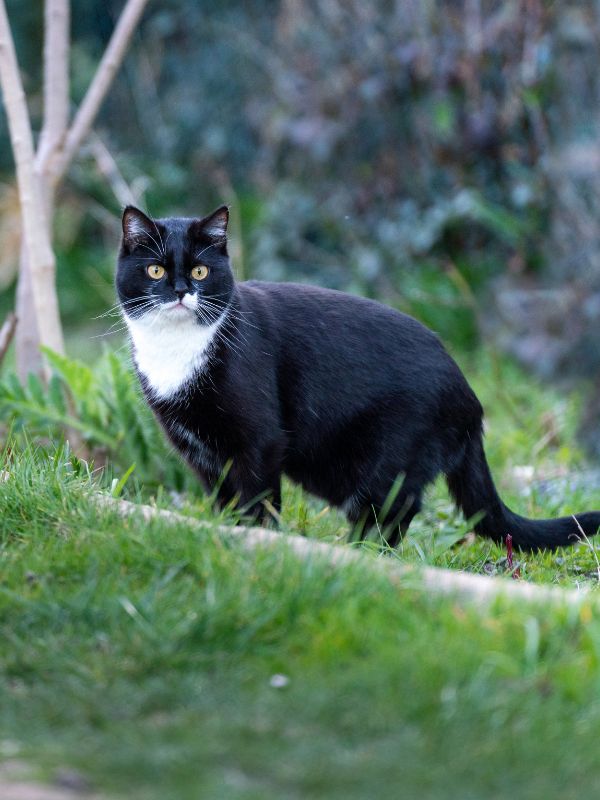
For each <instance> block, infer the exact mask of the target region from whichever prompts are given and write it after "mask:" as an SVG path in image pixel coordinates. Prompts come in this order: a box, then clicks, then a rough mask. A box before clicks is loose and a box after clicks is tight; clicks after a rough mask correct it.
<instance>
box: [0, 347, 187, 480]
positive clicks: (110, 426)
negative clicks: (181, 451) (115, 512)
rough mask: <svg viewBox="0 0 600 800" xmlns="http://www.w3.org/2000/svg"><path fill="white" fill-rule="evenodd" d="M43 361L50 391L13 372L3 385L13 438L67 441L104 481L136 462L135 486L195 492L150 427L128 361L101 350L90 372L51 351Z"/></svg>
mask: <svg viewBox="0 0 600 800" xmlns="http://www.w3.org/2000/svg"><path fill="white" fill-rule="evenodd" d="M47 357H48V360H49V361H50V364H51V365H52V368H53V375H52V378H51V380H50V382H49V384H48V386H47V387H46V386H44V384H43V383H42V381H41V380H40V379H39V378H38V377H37V376H35V375H30V376H29V381H28V383H27V385H26V386H22V385H21V384H20V383H19V380H18V378H17V376H16V375H15V374H14V373H10V372H9V373H8V374H6V375H5V376H4V377H3V379H2V381H1V382H0V417H1V418H2V420H3V421H4V423H5V424H7V425H9V426H10V427H11V430H12V432H13V434H14V435H16V434H18V433H19V432H21V431H24V432H25V433H26V436H27V437H28V438H29V439H30V440H32V439H34V440H36V441H38V442H39V441H44V440H45V439H46V438H47V439H49V440H51V441H56V440H57V439H58V440H60V439H61V438H62V437H64V436H67V437H69V438H70V439H71V441H73V442H76V443H77V444H78V450H79V451H81V452H82V453H84V454H87V456H88V457H89V458H90V460H91V462H92V465H93V467H94V468H96V469H98V468H106V470H108V478H110V477H111V476H112V475H113V473H114V474H116V475H121V474H123V472H126V471H127V470H129V469H130V468H131V467H132V465H133V466H134V470H132V471H134V476H135V482H136V483H137V484H138V485H144V486H146V487H150V488H156V487H158V486H159V485H161V484H164V485H166V486H168V487H169V488H170V489H172V490H183V489H185V490H187V491H191V492H192V493H197V492H198V491H200V489H199V486H198V481H197V480H196V478H195V477H194V475H193V474H192V472H191V470H189V469H187V467H185V466H184V464H183V462H182V461H181V459H180V458H179V457H178V456H177V455H175V454H174V453H173V452H172V448H171V447H170V446H169V444H168V442H167V441H166V439H165V437H164V435H163V433H162V431H161V430H160V429H159V427H158V425H157V423H156V422H155V420H154V418H153V416H152V412H151V411H150V409H149V408H148V405H147V404H146V403H145V401H144V400H143V398H142V395H141V390H140V388H139V383H138V380H137V376H136V375H135V374H134V373H133V371H132V369H131V367H130V365H129V360H128V359H126V358H124V357H122V356H119V355H118V354H116V353H113V352H109V351H106V352H105V353H104V354H103V356H102V357H101V358H100V359H99V360H98V361H97V362H96V363H95V364H94V366H93V368H92V367H89V366H88V365H87V364H85V363H83V362H82V361H78V360H76V359H69V358H65V357H63V356H59V355H57V354H56V353H52V352H47ZM77 440H80V441H77Z"/></svg>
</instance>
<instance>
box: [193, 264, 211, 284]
mask: <svg viewBox="0 0 600 800" xmlns="http://www.w3.org/2000/svg"><path fill="white" fill-rule="evenodd" d="M207 275H208V267H205V266H204V264H197V265H196V266H195V267H194V268H193V269H192V278H193V279H194V280H195V281H203V280H204V278H206V276H207Z"/></svg>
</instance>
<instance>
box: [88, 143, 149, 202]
mask: <svg viewBox="0 0 600 800" xmlns="http://www.w3.org/2000/svg"><path fill="white" fill-rule="evenodd" d="M86 149H87V148H86ZM89 151H90V154H91V156H92V158H93V159H94V161H95V162H96V166H97V167H98V172H99V173H100V174H101V175H102V176H103V177H104V178H106V182H107V183H108V185H109V186H110V188H111V189H112V191H113V194H114V196H115V197H116V199H117V201H118V203H119V205H120V206H128V205H135V204H136V203H137V202H138V198H137V197H135V195H134V194H133V191H132V190H131V187H130V186H129V184H128V183H127V181H126V180H125V178H124V177H123V174H122V172H121V170H120V169H119V165H118V164H117V162H116V161H115V159H114V158H113V156H112V153H111V152H110V150H109V149H108V147H107V146H106V145H105V144H104V142H103V141H102V139H101V138H100V137H99V136H97V135H95V134H94V135H93V136H92V137H91V139H90V142H89Z"/></svg>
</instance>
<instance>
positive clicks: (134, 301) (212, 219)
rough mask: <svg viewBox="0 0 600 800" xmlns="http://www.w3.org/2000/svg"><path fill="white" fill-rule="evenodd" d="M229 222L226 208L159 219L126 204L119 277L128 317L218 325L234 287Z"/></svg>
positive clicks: (121, 300)
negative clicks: (192, 216) (198, 215)
mask: <svg viewBox="0 0 600 800" xmlns="http://www.w3.org/2000/svg"><path fill="white" fill-rule="evenodd" d="M228 218H229V212H228V210H227V208H226V206H222V207H221V208H218V209H217V210H216V211H214V212H213V213H212V214H209V215H208V216H207V217H203V218H202V219H189V218H183V217H171V218H168V219H157V220H153V219H150V218H149V217H148V216H146V214H144V213H143V212H142V211H140V210H139V209H137V208H134V207H133V206H127V208H126V209H125V211H124V212H123V238H122V241H121V249H120V252H119V259H118V264H117V276H116V285H117V293H118V296H119V300H120V302H121V306H122V309H123V311H124V313H125V315H126V317H127V318H129V319H131V320H142V319H145V318H147V319H148V320H149V321H150V320H152V319H153V318H154V317H156V316H160V321H161V325H163V324H167V325H168V324H171V323H172V324H173V325H177V324H178V323H180V322H190V321H195V322H197V323H198V324H200V325H211V324H212V323H214V322H215V321H216V320H217V319H218V318H219V316H220V315H221V314H222V312H223V310H224V309H225V308H226V306H227V304H228V303H229V301H230V299H231V295H232V292H233V289H234V278H233V274H232V272H231V267H230V264H229V258H228V255H227V222H228Z"/></svg>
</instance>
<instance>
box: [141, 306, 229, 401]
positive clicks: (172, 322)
mask: <svg viewBox="0 0 600 800" xmlns="http://www.w3.org/2000/svg"><path fill="white" fill-rule="evenodd" d="M125 319H126V322H127V327H128V328H129V333H130V335H131V340H132V342H133V357H134V359H135V362H136V364H137V367H138V369H139V371H140V372H141V373H142V375H143V376H144V377H145V378H146V380H147V381H148V384H149V386H150V388H151V389H152V391H153V392H154V394H155V395H156V396H157V397H159V398H161V399H166V398H168V397H170V396H171V395H173V394H175V393H176V392H177V391H179V390H180V389H182V388H183V387H184V386H185V385H186V384H187V383H188V382H189V381H190V380H191V379H192V378H193V377H194V375H196V374H197V372H198V371H199V370H201V369H202V368H203V367H204V366H205V364H206V362H207V359H208V355H209V351H210V347H211V345H212V344H213V342H214V339H215V336H216V335H217V331H218V329H219V327H220V325H221V322H222V321H223V317H220V318H219V319H218V320H217V321H216V322H214V323H213V324H212V325H199V324H198V322H197V321H196V317H195V316H194V315H192V314H188V313H187V312H184V311H179V312H177V313H173V312H170V313H160V312H150V313H149V314H145V315H144V316H143V317H140V318H139V319H131V318H129V317H127V316H126V317H125Z"/></svg>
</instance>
